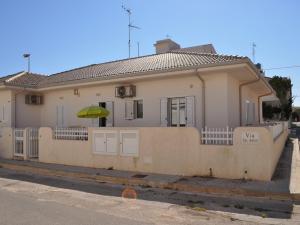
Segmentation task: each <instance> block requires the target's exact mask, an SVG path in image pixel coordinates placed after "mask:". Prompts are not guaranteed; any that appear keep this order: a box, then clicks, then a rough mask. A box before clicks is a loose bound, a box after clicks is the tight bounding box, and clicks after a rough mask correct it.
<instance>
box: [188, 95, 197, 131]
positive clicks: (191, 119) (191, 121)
mask: <svg viewBox="0 0 300 225" xmlns="http://www.w3.org/2000/svg"><path fill="white" fill-rule="evenodd" d="M186 126H187V127H195V97H194V96H188V97H186Z"/></svg>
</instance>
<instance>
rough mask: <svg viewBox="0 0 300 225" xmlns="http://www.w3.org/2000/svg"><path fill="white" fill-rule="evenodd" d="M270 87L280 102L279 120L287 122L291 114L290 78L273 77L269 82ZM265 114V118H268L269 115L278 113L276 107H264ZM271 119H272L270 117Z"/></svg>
mask: <svg viewBox="0 0 300 225" xmlns="http://www.w3.org/2000/svg"><path fill="white" fill-rule="evenodd" d="M269 83H270V85H271V86H272V88H273V89H274V90H275V91H276V94H277V97H278V99H279V101H280V108H279V113H280V115H281V118H280V119H281V120H288V119H289V118H290V117H291V114H292V111H293V109H292V105H293V97H292V86H293V85H292V82H291V79H290V78H287V77H280V76H274V77H272V78H271V79H270V80H269ZM264 110H266V111H267V112H265V113H264V115H266V116H267V117H266V118H270V117H269V116H270V114H272V115H273V114H275V113H278V108H277V107H271V108H270V107H264ZM271 118H272V117H271Z"/></svg>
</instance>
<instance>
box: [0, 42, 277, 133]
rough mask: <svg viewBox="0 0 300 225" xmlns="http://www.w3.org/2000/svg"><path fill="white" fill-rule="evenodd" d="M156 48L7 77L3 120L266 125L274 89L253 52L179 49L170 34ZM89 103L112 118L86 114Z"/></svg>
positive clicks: (0, 98)
mask: <svg viewBox="0 0 300 225" xmlns="http://www.w3.org/2000/svg"><path fill="white" fill-rule="evenodd" d="M155 46H156V52H157V54H153V55H148V56H142V57H137V58H131V59H124V60H119V61H113V62H107V63H102V64H95V65H89V66H86V67H82V68H77V69H73V70H69V71H65V72H61V73H58V74H54V75H50V76H43V75H38V74H33V73H26V72H20V73H17V74H14V75H10V76H7V77H3V78H1V79H0V84H1V86H0V120H1V123H0V126H2V127H3V126H11V127H18V128H25V127H83V126H84V127H113V126H114V127H196V128H197V129H198V130H200V129H201V128H203V127H211V128H223V127H227V126H228V127H231V128H235V127H238V126H243V125H255V124H259V123H260V122H261V121H260V117H261V105H262V104H261V103H262V97H264V96H269V95H274V94H275V93H274V90H273V89H272V88H271V86H270V85H269V84H268V82H267V81H266V79H265V78H264V76H263V75H261V73H260V71H259V70H258V69H257V68H256V67H255V65H254V64H253V63H252V62H251V61H250V60H249V59H248V58H246V57H239V56H226V55H218V54H216V52H215V50H214V48H213V46H212V45H205V46H196V47H191V48H180V46H179V45H178V44H176V43H175V42H173V41H172V40H170V39H166V40H162V41H159V42H157V43H156V45H155ZM90 105H100V106H102V107H105V108H107V109H108V110H109V111H110V115H109V117H108V118H106V119H100V120H98V119H80V118H77V116H76V113H77V112H78V111H79V110H80V109H82V108H84V107H86V106H90Z"/></svg>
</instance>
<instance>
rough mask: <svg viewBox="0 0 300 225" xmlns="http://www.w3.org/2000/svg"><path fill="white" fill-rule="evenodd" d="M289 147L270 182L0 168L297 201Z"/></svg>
mask: <svg viewBox="0 0 300 225" xmlns="http://www.w3.org/2000/svg"><path fill="white" fill-rule="evenodd" d="M292 153H293V151H292V145H289V146H288V147H286V148H285V150H284V153H283V154H282V157H281V159H280V162H279V163H278V168H277V170H276V172H275V174H274V178H273V180H272V181H269V182H264V181H248V180H247V181H246V180H227V179H218V178H210V177H208V178H204V177H182V176H172V175H161V174H148V173H147V174H146V173H137V172H129V171H118V170H108V169H96V168H86V167H77V166H65V165H58V164H47V163H40V162H34V161H16V160H5V159H0V167H1V168H6V169H11V170H14V171H19V172H27V173H33V174H39V175H47V176H57V177H66V178H76V179H81V180H88V181H94V182H95V181H96V182H106V183H111V184H123V185H132V186H135V185H136V186H141V187H143V188H150V187H152V188H162V189H171V190H176V191H184V192H192V193H207V194H217V195H225V196H228V195H241V196H251V197H265V198H268V199H276V200H288V199H292V198H294V199H298V200H300V198H298V197H299V195H295V196H296V197H295V196H292V195H290V191H289V186H290V179H289V178H290V167H289V165H290V161H291V155H292Z"/></svg>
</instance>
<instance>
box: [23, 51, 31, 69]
mask: <svg viewBox="0 0 300 225" xmlns="http://www.w3.org/2000/svg"><path fill="white" fill-rule="evenodd" d="M23 57H24V58H25V59H27V72H28V73H30V54H28V53H27V54H23Z"/></svg>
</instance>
